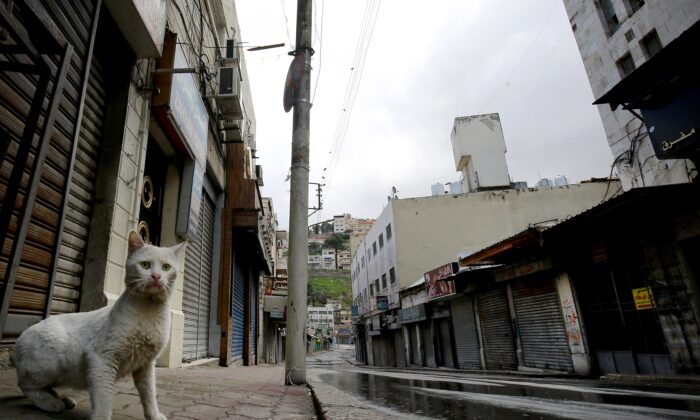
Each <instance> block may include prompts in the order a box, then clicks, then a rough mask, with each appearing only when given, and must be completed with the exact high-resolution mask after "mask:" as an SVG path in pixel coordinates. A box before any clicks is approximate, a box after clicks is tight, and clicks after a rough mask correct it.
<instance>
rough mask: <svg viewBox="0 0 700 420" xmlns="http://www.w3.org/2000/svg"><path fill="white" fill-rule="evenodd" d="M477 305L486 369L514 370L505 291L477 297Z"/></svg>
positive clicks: (494, 291)
mask: <svg viewBox="0 0 700 420" xmlns="http://www.w3.org/2000/svg"><path fill="white" fill-rule="evenodd" d="M477 305H478V306H477V308H478V311H479V322H480V324H481V334H482V339H483V346H484V359H485V362H486V369H500V370H510V369H516V368H517V367H518V361H517V359H516V357H515V346H514V342H513V330H512V328H511V322H510V314H509V311H508V300H507V297H506V291H505V289H496V290H493V291H490V292H487V293H482V294H480V295H478V296H477Z"/></svg>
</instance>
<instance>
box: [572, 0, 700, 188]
mask: <svg viewBox="0 0 700 420" xmlns="http://www.w3.org/2000/svg"><path fill="white" fill-rule="evenodd" d="M564 6H565V7H566V11H567V14H568V17H569V21H570V24H571V29H572V31H573V33H574V36H575V38H576V42H577V44H578V47H579V50H580V52H581V58H582V60H583V65H584V67H585V68H586V73H587V74H588V79H589V82H590V84H591V89H592V90H593V95H594V96H595V98H596V99H597V101H596V103H598V104H599V105H598V111H599V112H600V116H601V119H602V121H603V125H604V127H605V132H606V134H607V138H608V143H609V145H610V150H611V151H612V155H613V158H614V164H615V165H616V167H617V172H618V174H619V177H620V180H621V181H622V186H623V188H624V189H625V191H627V190H629V189H630V188H633V187H642V186H653V185H662V184H673V183H684V182H689V180H690V179H691V178H692V176H693V173H694V171H695V170H696V169H695V165H694V164H693V162H692V161H690V160H687V159H684V158H686V157H689V156H690V157H692V155H693V153H694V152H695V151H696V150H697V140H698V138H700V133H698V132H697V128H696V129H695V130H696V131H694V132H692V133H691V130H692V129H693V128H694V127H697V125H695V124H696V123H697V115H698V108H700V105H698V103H699V102H700V100H698V95H697V93H694V94H689V96H683V94H680V93H682V92H691V91H695V92H697V88H694V87H693V86H695V85H696V83H697V77H696V70H695V67H696V66H695V64H692V63H694V62H696V61H697V57H698V53H697V51H696V50H697V48H696V45H697V42H698V32H699V31H700V28H698V20H699V19H700V8H699V7H698V3H697V1H695V0H677V1H672V2H662V1H644V0H594V1H589V0H564ZM674 41H675V42H674ZM671 44H675V45H674V46H673V47H671ZM667 47H671V48H670V49H669V51H664V50H667ZM661 52H664V53H663V54H660V55H659V56H657V57H655V56H656V55H657V54H659V53H661ZM689 63H690V64H689ZM692 98H694V99H692ZM620 105H622V106H621V107H620ZM646 109H649V110H650V112H649V113H646V112H645V110H646ZM664 109H665V110H664ZM640 110H641V112H640ZM640 114H641V115H640ZM641 119H644V121H642V120H641ZM684 119H685V120H684ZM674 121H678V122H679V123H678V124H676V123H673V122H674ZM645 122H646V124H645ZM693 133H695V134H694V135H693ZM677 139H681V142H679V143H675V140H677ZM691 143H692V144H694V145H691ZM664 144H666V145H667V146H664ZM676 150H678V151H679V152H678V153H676ZM683 150H685V151H687V152H689V153H683ZM677 158H680V159H677Z"/></svg>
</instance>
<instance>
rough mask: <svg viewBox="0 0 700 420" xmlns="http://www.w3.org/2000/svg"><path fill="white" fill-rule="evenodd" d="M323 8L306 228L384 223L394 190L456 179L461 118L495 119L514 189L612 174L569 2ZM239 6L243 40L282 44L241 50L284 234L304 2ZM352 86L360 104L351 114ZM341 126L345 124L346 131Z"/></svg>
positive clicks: (331, 1)
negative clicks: (294, 66)
mask: <svg viewBox="0 0 700 420" xmlns="http://www.w3.org/2000/svg"><path fill="white" fill-rule="evenodd" d="M368 2H369V3H368ZM314 3H315V7H314V9H315V10H314V11H315V13H314V46H313V47H314V49H315V50H316V54H315V55H314V57H313V60H312V65H313V70H312V92H313V99H314V101H313V108H312V111H311V139H310V141H311V158H310V159H311V160H310V163H311V174H310V180H311V181H312V182H322V181H325V182H326V184H327V185H326V186H325V188H324V209H323V210H322V211H321V212H319V213H317V214H315V215H313V216H312V217H311V218H310V219H309V223H310V224H311V223H316V222H318V221H321V220H325V219H330V218H332V217H333V215H335V214H342V213H350V214H352V215H353V216H354V217H368V218H375V217H377V216H378V215H379V214H380V212H381V211H382V208H383V207H384V205H385V204H386V202H387V196H388V195H389V193H390V191H391V188H392V187H396V189H397V190H398V193H397V195H398V196H399V198H405V197H417V196H427V195H430V186H431V184H434V183H436V182H442V183H446V182H450V181H457V180H458V179H459V173H458V172H456V171H455V168H454V160H453V157H452V148H451V144H450V131H451V129H452V125H453V122H454V119H455V117H459V116H467V115H475V114H484V113H491V112H498V113H499V114H500V116H501V122H502V125H503V132H504V136H505V141H506V147H507V149H508V152H507V154H506V159H507V162H508V166H509V171H510V175H511V178H512V179H513V180H514V181H527V182H528V184H529V185H530V186H533V185H534V184H535V183H536V182H537V181H538V180H539V179H540V178H543V177H547V178H553V177H555V176H557V175H566V176H567V177H568V178H569V180H570V181H571V182H578V181H580V180H583V179H589V178H591V177H605V176H607V175H608V172H609V170H610V164H611V161H612V157H611V152H610V149H609V148H608V146H607V142H606V140H605V132H604V131H603V126H602V123H601V121H600V117H599V115H598V111H597V109H596V108H595V107H594V106H592V105H591V103H592V102H593V100H594V98H593V95H592V93H591V89H590V86H589V84H588V80H587V77H586V74H585V71H584V68H583V64H582V62H581V57H580V55H579V52H578V49H577V47H576V43H575V40H574V36H573V34H572V32H571V28H570V27H569V22H568V19H567V16H566V12H565V10H564V6H563V4H562V1H561V0H528V1H512V0H454V1H453V0H437V1H433V2H426V1H418V0H383V1H379V0H352V1H347V0H346V1H340V0H325V1H324V0H317V1H315V2H314ZM368 4H370V5H372V4H374V5H378V12H377V13H376V20H373V22H374V26H373V30H372V31H371V32H370V31H369V29H370V28H371V27H372V26H371V25H368V23H367V22H368V19H367V18H366V16H367V14H368V13H369V14H370V16H369V17H370V18H372V17H374V15H373V14H372V13H373V11H374V10H376V6H375V8H374V9H373V8H371V7H370V8H368V7H367V6H368ZM236 6H237V9H238V19H239V22H240V25H241V39H242V40H243V41H244V42H247V43H248V44H247V45H250V46H254V45H267V44H275V43H280V42H285V43H286V44H287V45H286V46H285V48H283V49H281V48H279V49H271V50H264V51H257V52H246V54H245V61H246V66H247V69H248V75H249V79H250V80H249V82H250V85H251V91H252V95H253V103H254V107H255V115H256V120H257V133H256V140H257V144H258V153H257V154H258V156H259V163H260V164H262V165H263V168H264V181H265V186H264V187H263V195H264V196H269V197H272V199H273V203H274V206H275V209H276V211H277V214H278V220H279V223H280V229H287V227H288V224H289V211H288V208H289V188H290V185H289V182H286V181H285V179H286V177H287V174H288V172H289V166H290V155H291V133H292V112H290V113H288V114H287V113H285V112H284V109H283V107H282V95H283V88H284V80H285V77H286V74H287V68H288V67H289V63H290V62H291V57H289V56H288V55H287V51H289V50H291V49H292V46H290V41H291V43H292V44H293V42H294V40H295V22H296V2H295V1H292V0H236ZM363 22H364V26H363ZM363 27H364V28H365V29H366V30H365V32H364V33H365V36H364V37H363V36H362V28H363ZM369 34H371V39H370V40H369V44H368V46H367V54H366V58H365V60H364V65H361V66H358V67H359V68H355V65H356V63H357V61H356V59H355V57H356V52H357V50H358V41H359V40H361V39H365V40H366V39H368V38H369V37H368V35H369ZM358 72H359V73H358ZM353 78H354V80H355V82H356V83H357V82H359V84H356V88H357V92H356V96H355V101H354V103H353V104H352V107H349V108H350V109H345V110H344V105H347V104H348V102H347V101H346V100H345V98H346V91H347V89H348V86H349V85H350V82H351V80H353ZM314 87H315V89H314ZM339 121H341V122H342V121H346V122H347V130H346V131H345V135H344V136H339V135H338V134H337V131H338V127H339V125H340V126H341V127H342V126H343V124H340V123H339ZM334 145H335V146H334ZM324 168H327V169H326V170H325V171H324ZM324 177H325V178H324ZM310 200H311V201H310V205H314V203H315V190H312V191H310Z"/></svg>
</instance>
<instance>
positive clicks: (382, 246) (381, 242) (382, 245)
mask: <svg viewBox="0 0 700 420" xmlns="http://www.w3.org/2000/svg"><path fill="white" fill-rule="evenodd" d="M382 248H384V234H382V233H380V234H379V249H382Z"/></svg>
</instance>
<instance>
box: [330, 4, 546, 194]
mask: <svg viewBox="0 0 700 420" xmlns="http://www.w3.org/2000/svg"><path fill="white" fill-rule="evenodd" d="M558 6H559V0H555V1H554V6H553V7H552V8H551V10H550V12H549V15H548V16H547V18H546V19H545V21H544V23H543V24H542V26H540V28H539V30H538V31H537V34H536V35H535V37H534V38H533V40H532V42H531V43H530V45H529V46H528V48H527V49H526V50H525V53H524V54H523V55H522V56H521V57H520V60H518V62H517V63H516V65H515V67H513V70H511V72H510V73H509V74H508V77H506V79H505V80H504V81H503V83H502V84H501V86H500V87H499V88H498V90H497V91H496V92H495V93H494V94H493V95H492V96H491V97H490V98H489V99H488V101H486V102H485V103H484V105H483V106H482V107H481V110H480V111H479V113H478V114H481V113H482V112H483V110H484V109H485V108H486V107H487V106H488V105H489V103H491V101H492V100H493V99H494V98H495V97H496V96H498V94H499V93H500V92H501V91H502V90H503V88H504V87H505V86H506V85H507V84H508V83H509V81H510V79H511V78H512V77H513V76H514V75H515V73H516V72H517V70H518V69H519V68H520V66H521V65H522V63H523V62H524V61H525V58H526V57H527V56H528V55H529V53H530V51H531V50H532V48H533V47H534V45H535V44H536V43H537V42H538V41H539V39H540V37H541V36H542V33H543V32H544V30H545V28H546V27H547V25H548V24H549V22H550V20H551V18H552V16H553V15H554V12H555V11H556V10H557V7H558ZM366 15H367V9H366V10H365V16H366ZM363 22H364V21H363ZM361 35H362V33H361ZM359 45H360V44H359V42H358V47H359ZM356 55H357V50H356ZM349 86H350V84H349V85H348V87H349ZM346 95H347V93H346ZM344 103H345V102H344ZM343 111H345V109H343ZM350 112H352V110H350ZM341 118H342V113H341ZM348 119H349V116H348ZM338 127H341V124H340V123H339V124H338ZM339 137H340V136H339V135H338V128H336V135H335V136H334V139H336V138H339ZM450 144H451V141H450V142H443V143H442V144H440V145H439V146H437V147H435V148H434V149H433V150H431V151H429V152H428V153H427V155H430V156H431V155H433V154H435V153H436V152H438V151H439V150H441V149H444V148H445V147H446V146H448V145H450ZM549 146H551V145H547V146H544V147H543V148H547V147H549ZM341 147H342V143H341ZM336 149H337V146H336V143H335V141H334V143H333V146H332V147H331V151H330V152H329V155H333V152H334V151H335V150H336ZM422 155H423V157H422V158H421V160H419V161H416V162H413V163H411V164H410V165H407V166H406V167H405V168H404V169H402V170H399V171H398V172H396V173H394V175H396V174H399V173H403V172H406V171H407V170H409V169H411V168H413V167H415V165H416V164H418V163H420V162H422V161H424V160H425V156H426V154H422ZM329 160H330V156H329ZM329 163H330V164H333V163H334V161H330V162H329ZM329 163H327V164H326V166H325V167H324V168H329V167H330V166H329ZM335 163H336V164H337V162H335ZM333 170H334V168H333ZM332 176H333V173H332V172H331V173H329V175H328V176H327V177H328V178H329V179H332ZM328 184H330V182H328ZM328 189H329V188H326V191H328Z"/></svg>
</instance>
